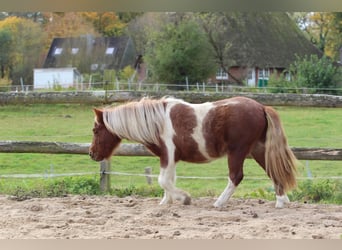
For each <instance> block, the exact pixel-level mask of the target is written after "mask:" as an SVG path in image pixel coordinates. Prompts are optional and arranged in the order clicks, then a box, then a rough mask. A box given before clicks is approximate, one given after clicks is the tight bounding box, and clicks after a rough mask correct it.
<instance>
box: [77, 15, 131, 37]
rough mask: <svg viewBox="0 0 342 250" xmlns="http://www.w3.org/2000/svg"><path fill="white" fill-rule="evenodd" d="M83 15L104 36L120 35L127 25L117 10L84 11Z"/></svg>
mask: <svg viewBox="0 0 342 250" xmlns="http://www.w3.org/2000/svg"><path fill="white" fill-rule="evenodd" d="M82 15H83V16H84V17H85V19H86V20H88V21H89V22H90V23H92V24H93V26H94V28H95V29H96V31H97V32H99V33H100V34H102V35H104V36H120V35H122V34H123V32H124V28H125V27H126V23H124V22H122V21H121V20H120V19H119V16H118V15H117V14H116V13H115V12H83V13H82ZM127 18H128V17H127Z"/></svg>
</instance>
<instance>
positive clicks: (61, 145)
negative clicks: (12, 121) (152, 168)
mask: <svg viewBox="0 0 342 250" xmlns="http://www.w3.org/2000/svg"><path fill="white" fill-rule="evenodd" d="M89 146H90V144H89V143H65V142H35V141H0V153H39V154H82V155H85V154H88V151H89ZM292 151H293V152H294V154H295V155H296V157H297V159H299V160H333V161H340V160H342V149H331V148H292ZM114 155H117V156H153V154H152V153H151V152H150V151H149V150H147V149H146V148H145V147H144V146H143V145H141V144H133V143H132V144H129V143H122V144H121V145H120V146H119V147H118V148H117V150H116V151H115V152H114ZM110 168H111V166H110V162H109V161H106V160H105V161H102V162H100V173H101V176H100V188H101V190H102V191H107V190H109V189H110V172H111V169H110ZM146 176H147V175H146Z"/></svg>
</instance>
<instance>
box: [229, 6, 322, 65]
mask: <svg viewBox="0 0 342 250" xmlns="http://www.w3.org/2000/svg"><path fill="white" fill-rule="evenodd" d="M226 16H227V19H228V23H227V24H228V25H229V27H228V30H229V33H230V34H231V35H229V36H228V37H229V38H228V39H229V41H230V42H231V43H232V46H231V48H230V49H229V52H228V53H229V56H230V57H231V58H232V59H234V61H235V63H236V66H254V67H260V68H265V67H275V68H287V67H288V66H289V65H290V64H291V63H292V62H293V61H294V60H295V59H296V58H295V54H297V55H299V56H303V55H307V54H308V55H310V54H317V55H318V56H322V52H321V51H319V49H318V48H316V47H315V46H314V45H313V44H312V43H311V42H310V41H309V40H308V39H307V38H306V37H305V36H304V34H303V32H302V31H300V30H299V28H298V27H297V25H296V24H295V23H294V21H292V20H291V19H290V17H289V16H288V15H287V14H286V13H283V12H271V13H267V12H245V13H242V12H238V13H236V12H235V13H234V15H231V16H230V15H229V13H228V14H226Z"/></svg>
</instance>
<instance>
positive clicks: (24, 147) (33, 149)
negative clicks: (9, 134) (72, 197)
mask: <svg viewBox="0 0 342 250" xmlns="http://www.w3.org/2000/svg"><path fill="white" fill-rule="evenodd" d="M89 146H90V144H89V143H67V142H36V141H0V153H40V154H88V152H89ZM292 151H293V153H294V154H295V155H296V157H297V159H299V160H331V161H340V160H342V148H337V149H332V148H298V147H293V148H292ZM114 155H117V156H153V154H152V153H151V152H150V151H149V150H147V149H146V148H145V147H144V146H143V145H141V144H136V143H122V144H121V145H120V146H119V147H118V149H117V150H116V151H115V152H114Z"/></svg>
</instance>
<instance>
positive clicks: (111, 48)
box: [106, 47, 115, 55]
mask: <svg viewBox="0 0 342 250" xmlns="http://www.w3.org/2000/svg"><path fill="white" fill-rule="evenodd" d="M114 51H115V48H113V47H109V48H107V49H106V55H113V53H114Z"/></svg>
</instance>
